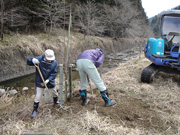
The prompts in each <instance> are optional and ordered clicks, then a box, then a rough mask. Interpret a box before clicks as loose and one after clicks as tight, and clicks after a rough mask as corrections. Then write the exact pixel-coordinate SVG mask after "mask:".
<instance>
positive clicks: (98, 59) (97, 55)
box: [78, 49, 104, 67]
mask: <svg viewBox="0 0 180 135" xmlns="http://www.w3.org/2000/svg"><path fill="white" fill-rule="evenodd" d="M78 59H88V60H91V61H92V62H93V63H94V65H95V66H96V67H99V66H100V65H101V64H102V63H103V61H104V54H103V52H101V51H98V50H96V49H91V50H86V51H84V52H82V53H81V54H80V55H79V56H78Z"/></svg>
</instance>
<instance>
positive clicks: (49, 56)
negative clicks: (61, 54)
mask: <svg viewBox="0 0 180 135" xmlns="http://www.w3.org/2000/svg"><path fill="white" fill-rule="evenodd" d="M44 54H45V57H46V59H47V60H55V56H54V51H53V50H51V49H47V50H46V51H45V53H44Z"/></svg>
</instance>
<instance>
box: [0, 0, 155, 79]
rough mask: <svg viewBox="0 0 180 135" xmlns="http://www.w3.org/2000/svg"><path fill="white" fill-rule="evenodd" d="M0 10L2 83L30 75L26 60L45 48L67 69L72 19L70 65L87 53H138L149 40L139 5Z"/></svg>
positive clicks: (60, 4)
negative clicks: (92, 50)
mask: <svg viewBox="0 0 180 135" xmlns="http://www.w3.org/2000/svg"><path fill="white" fill-rule="evenodd" d="M0 6H1V9H2V10H1V12H0V16H1V41H0V58H1V61H0V64H1V67H0V82H2V81H6V80H9V79H12V78H16V77H20V76H24V75H27V74H30V73H33V72H34V68H33V67H29V66H27V65H26V60H27V58H29V57H32V56H38V55H43V52H44V51H45V49H48V48H50V49H53V50H54V51H55V54H56V56H57V57H56V58H57V61H58V64H60V63H62V64H65V63H64V61H65V52H67V50H66V49H67V38H68V33H67V29H68V25H69V17H70V14H71V16H72V17H71V21H72V25H71V35H70V54H71V55H70V57H69V58H70V60H69V63H74V62H75V61H76V58H77V55H78V54H79V53H80V52H82V51H83V50H85V49H90V48H96V47H101V48H103V49H104V51H105V53H107V54H108V53H112V52H118V51H119V52H120V51H122V50H125V49H127V48H136V47H137V46H138V47H140V46H141V47H142V46H144V44H145V41H146V38H147V37H149V36H150V35H152V32H151V30H150V28H149V23H148V20H147V17H146V14H145V12H144V9H143V8H142V5H141V1H140V0H136V1H134V0H116V1H111V0H95V1H89V0H86V1H81V0H76V1H69V0H63V1H62V0H60V1H59V0H53V1H48V0H41V1H39V0H31V1H28V0H20V1H19V0H15V1H14V0H6V1H5V0H2V1H1V5H0ZM70 11H71V12H70ZM73 58H75V59H73Z"/></svg>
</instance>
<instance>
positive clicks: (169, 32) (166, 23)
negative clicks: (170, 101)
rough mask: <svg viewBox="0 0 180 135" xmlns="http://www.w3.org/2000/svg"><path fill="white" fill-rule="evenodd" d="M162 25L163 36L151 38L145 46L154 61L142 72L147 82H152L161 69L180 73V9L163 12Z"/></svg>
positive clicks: (148, 57) (147, 54) (143, 78)
mask: <svg viewBox="0 0 180 135" xmlns="http://www.w3.org/2000/svg"><path fill="white" fill-rule="evenodd" d="M160 27H161V38H149V39H148V40H147V43H146V46H145V48H144V53H145V57H146V58H147V59H149V60H150V61H151V62H152V63H151V64H150V65H149V66H147V67H146V68H144V69H143V71H142V73H141V81H142V82H145V83H151V82H152V81H153V79H154V77H155V75H156V74H157V73H158V72H159V71H164V72H173V71H175V72H176V73H180V71H179V70H180V55H179V54H180V10H169V11H164V12H162V13H161V16H160ZM169 69H170V70H169Z"/></svg>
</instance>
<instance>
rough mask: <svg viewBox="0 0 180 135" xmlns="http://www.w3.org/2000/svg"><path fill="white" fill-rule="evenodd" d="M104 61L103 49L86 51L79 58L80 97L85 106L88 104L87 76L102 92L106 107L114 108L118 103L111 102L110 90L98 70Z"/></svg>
mask: <svg viewBox="0 0 180 135" xmlns="http://www.w3.org/2000/svg"><path fill="white" fill-rule="evenodd" d="M103 61H104V54H103V50H102V49H101V48H97V49H91V50H86V51H84V52H83V53H81V54H80V55H79V56H78V60H77V62H76V64H77V68H78V71H79V75H80V81H81V89H80V96H81V99H82V101H83V103H82V105H83V106H85V105H87V104H88V99H87V91H86V89H87V83H88V81H87V75H88V76H89V77H90V78H91V80H92V81H93V82H94V84H95V85H96V86H97V88H98V89H99V90H100V93H101V96H102V98H103V100H104V101H105V106H112V105H114V104H115V103H116V102H115V100H110V98H109V94H108V90H107V89H106V87H105V85H104V82H103V80H102V79H101V77H100V75H99V73H98V71H97V68H98V67H99V66H100V65H101V64H102V63H103Z"/></svg>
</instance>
